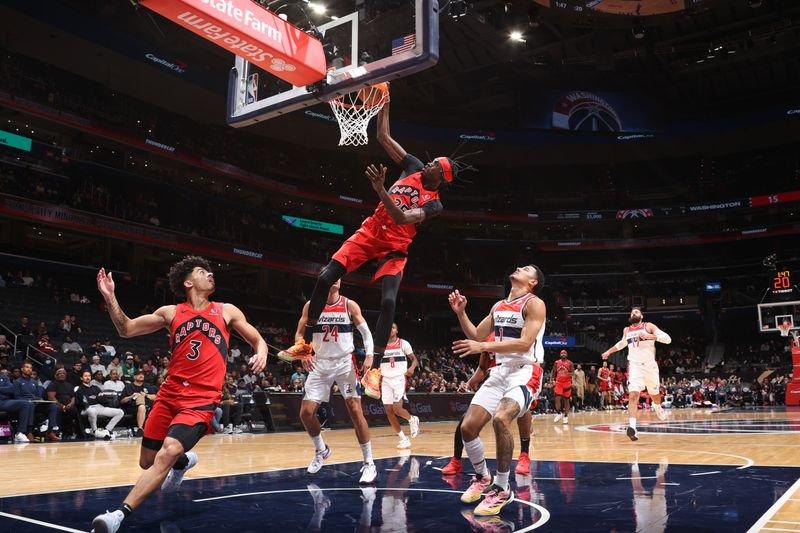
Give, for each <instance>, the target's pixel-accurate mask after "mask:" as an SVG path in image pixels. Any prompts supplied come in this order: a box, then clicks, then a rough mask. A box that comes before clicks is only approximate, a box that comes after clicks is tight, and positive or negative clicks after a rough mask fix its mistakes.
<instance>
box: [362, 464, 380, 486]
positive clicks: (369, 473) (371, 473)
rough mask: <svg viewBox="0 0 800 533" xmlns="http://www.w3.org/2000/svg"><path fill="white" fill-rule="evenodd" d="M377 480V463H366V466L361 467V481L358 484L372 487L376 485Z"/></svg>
mask: <svg viewBox="0 0 800 533" xmlns="http://www.w3.org/2000/svg"><path fill="white" fill-rule="evenodd" d="M377 478H378V470H377V469H376V468H375V463H369V464H367V463H364V466H362V467H361V479H359V480H358V482H359V483H361V484H363V485H370V484H372V483H375V480H376V479H377Z"/></svg>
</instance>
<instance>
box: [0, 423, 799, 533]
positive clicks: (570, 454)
mask: <svg viewBox="0 0 800 533" xmlns="http://www.w3.org/2000/svg"><path fill="white" fill-rule="evenodd" d="M626 420H627V415H626V413H624V412H622V411H615V412H590V413H578V414H574V415H573V416H571V417H570V424H569V426H564V425H562V424H561V423H560V422H559V423H557V424H555V423H553V420H552V417H551V416H538V417H535V418H534V423H533V429H534V436H533V439H532V453H531V457H532V459H533V460H535V461H539V462H546V461H554V462H558V463H559V464H561V463H564V462H566V463H570V462H574V463H606V464H608V465H609V468H611V467H613V468H616V469H619V468H620V466H619V465H621V464H630V463H634V462H636V463H638V464H641V465H647V464H661V465H665V464H668V465H692V466H693V467H696V468H694V469H693V470H692V471H693V473H691V474H687V475H690V476H708V478H706V479H709V478H710V477H712V476H715V475H721V473H722V471H726V472H730V471H731V469H732V468H733V469H738V470H739V471H743V470H746V469H748V468H752V467H797V468H800V453H798V452H800V410H786V409H775V410H736V411H723V412H716V411H711V410H698V409H679V410H675V411H673V412H671V413H670V415H669V418H668V419H667V421H666V422H661V421H659V420H658V419H657V418H656V417H655V415H654V414H652V413H646V414H644V415H643V416H642V417H641V418H640V422H639V430H640V435H639V436H640V440H639V441H638V442H631V441H630V440H629V439H628V438H627V437H626V436H625V435H624V433H622V431H623V429H624V424H625V423H626V422H625V421H626ZM454 429H455V422H440V423H425V421H424V420H423V423H422V432H421V433H420V435H419V437H417V439H415V440H414V441H413V447H412V450H411V453H412V454H413V455H414V456H425V457H430V458H437V457H441V458H445V457H447V456H449V455H450V454H452V446H453V431H454ZM323 436H324V438H325V441H326V442H327V443H328V444H329V445H330V446H331V448H332V450H333V457H332V458H331V459H330V460H329V461H330V463H338V462H343V463H344V462H352V461H359V460H360V459H361V453H360V449H359V446H358V443H357V442H356V441H355V438H354V434H353V432H352V430H350V429H339V430H333V431H327V432H324V433H323ZM481 438H482V440H483V442H484V444H485V447H486V451H487V456H488V457H494V451H495V446H494V436H493V432H492V428H491V426H488V427H487V428H485V430H484V432H483V433H482V435H481ZM372 442H373V454H374V456H375V458H376V459H389V458H395V457H397V456H398V450H397V449H396V448H395V446H396V443H397V437H396V435H393V434H392V433H391V430H390V429H389V428H388V427H377V428H372ZM139 445H140V440H138V439H132V440H119V441H114V442H74V443H71V442H65V443H56V444H28V445H7V446H0V464H2V465H3V466H4V468H3V473H4V475H3V476H2V481H0V498H4V497H8V496H19V495H33V494H45V493H54V492H60V491H70V490H76V489H96V488H100V487H116V486H124V485H130V484H132V483H133V482H134V481H135V480H136V478H137V476H138V475H139V468H138V465H137V458H138V450H139ZM515 448H516V449H515V453H514V455H515V457H516V455H517V454H518V453H519V440H518V438H517V437H516V428H515ZM195 449H196V451H197V452H198V455H199V456H200V462H199V464H198V466H197V467H196V468H194V469H193V470H192V471H191V472H190V473H189V474H188V475H187V477H186V478H187V479H199V478H208V477H216V476H230V475H236V474H246V473H258V472H269V471H273V470H281V469H288V468H298V467H299V468H303V467H305V466H306V465H307V464H308V462H309V461H310V459H311V457H312V453H313V452H312V448H311V444H310V441H309V439H308V437H307V436H306V434H305V433H301V432H292V433H272V434H242V435H221V436H211V437H206V438H204V439H203V440H202V441H201V442H200V444H198V446H197V447H196V448H195ZM444 462H446V461H445V460H441V461H439V462H437V463H436V464H443V463H444ZM330 463H329V464H330ZM615 465H616V466H615ZM598 466H600V465H598ZM434 468H435V466H434ZM465 470H469V463H468V461H466V460H465ZM628 472H630V470H628ZM798 472H800V470H798ZM642 476H644V474H642ZM791 477H792V479H796V478H797V477H800V475H797V476H791ZM655 478H656V476H652V478H650V477H643V479H655ZM552 479H557V478H552ZM616 479H631V478H630V477H627V478H626V477H622V478H619V477H618V478H616ZM695 479H697V478H695ZM733 479H735V478H733ZM798 488H800V480H797V482H795V483H793V484H792V485H791V486H790V487H789V488H788V490H783V489H782V490H781V491H780V494H777V493H776V496H775V498H774V500H775V501H774V505H773V506H772V508H770V509H769V510H768V512H767V513H765V514H764V516H763V517H762V519H761V520H759V521H758V522H756V523H755V524H754V526H755V528H754V529H752V530H753V531H757V530H761V529H763V530H765V531H800V490H798ZM0 501H2V500H0ZM770 501H772V500H770ZM574 504H577V505H580V502H574ZM665 520H666V519H665Z"/></svg>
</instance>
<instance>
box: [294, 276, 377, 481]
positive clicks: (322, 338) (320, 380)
mask: <svg viewBox="0 0 800 533" xmlns="http://www.w3.org/2000/svg"><path fill="white" fill-rule="evenodd" d="M341 285H342V282H341V280H338V279H337V280H336V282H335V283H334V284H333V285H332V286H331V288H330V290H328V299H327V302H326V304H325V307H323V309H322V313H321V314H320V315H319V319H318V320H317V324H316V326H315V327H314V335H313V337H312V341H311V342H312V343H313V345H314V356H313V357H312V358H311V359H302V360H301V361H302V364H303V370H305V371H306V372H308V379H307V380H306V383H305V396H303V403H302V404H301V406H300V420H301V421H302V422H303V426H305V428H306V431H307V432H308V436H309V437H311V441H312V442H313V443H314V449H315V453H314V458H313V459H312V460H311V464H310V465H308V473H309V474H316V473H317V472H319V470H320V469H321V468H322V465H323V464H324V463H325V459H327V458H328V457H330V456H331V449H330V447H329V446H328V445H327V444H325V441H323V440H322V434H321V431H322V428H321V427H320V424H319V419H317V411H318V410H319V406H320V404H321V403H325V402H327V401H328V400H329V399H330V396H331V387H332V386H333V384H334V383H336V385H337V386H338V387H339V391H340V392H341V393H342V397H343V398H344V403H345V405H346V406H347V413H348V414H349V415H350V420H352V422H353V427H354V428H355V430H356V438H358V444H359V445H360V446H361V453H362V454H363V455H364V465H363V466H362V467H361V479H360V480H359V483H367V484H369V483H374V482H375V479H376V478H377V470H376V469H375V463H374V462H373V461H372V444H371V443H370V440H369V439H370V437H369V427H368V426H367V421H366V419H365V418H364V412H363V411H362V410H361V396H360V395H359V394H358V390H357V388H356V386H357V385H358V372H357V371H356V361H355V357H354V355H353V351H354V350H355V345H354V344H353V329H357V330H358V332H359V333H360V334H361V338H362V340H363V341H364V351H365V352H366V353H367V357H366V359H365V360H364V366H365V367H366V368H369V367H370V365H371V364H372V355H373V351H374V350H373V346H372V334H371V333H370V331H369V327H368V326H367V321H366V320H364V317H363V316H362V315H361V308H360V307H359V306H358V304H357V303H356V302H354V301H353V300H350V299H349V298H345V297H344V296H342V295H341V294H339V288H340V287H341ZM308 307H309V302H306V304H305V306H303V314H302V315H301V316H300V321H299V322H298V323H297V332H296V333H295V338H296V339H298V340H301V339H302V338H303V333H304V332H305V331H306V324H307V323H308Z"/></svg>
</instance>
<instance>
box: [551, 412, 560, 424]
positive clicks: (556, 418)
mask: <svg viewBox="0 0 800 533" xmlns="http://www.w3.org/2000/svg"><path fill="white" fill-rule="evenodd" d="M561 416H562V414H561V413H558V414H557V415H556V416H554V417H553V422H558V421H559V420H561Z"/></svg>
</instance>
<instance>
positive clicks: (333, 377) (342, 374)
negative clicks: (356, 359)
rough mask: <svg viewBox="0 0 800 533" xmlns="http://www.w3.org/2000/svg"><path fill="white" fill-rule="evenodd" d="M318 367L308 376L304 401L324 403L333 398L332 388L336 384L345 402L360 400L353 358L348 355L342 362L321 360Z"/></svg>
mask: <svg viewBox="0 0 800 533" xmlns="http://www.w3.org/2000/svg"><path fill="white" fill-rule="evenodd" d="M316 363H317V365H316V366H315V367H314V370H312V371H311V372H310V373H309V374H308V379H306V383H305V395H304V396H303V399H304V400H311V401H312V402H318V403H324V402H327V401H328V400H329V399H330V397H331V387H333V384H334V383H336V384H337V385H338V386H339V391H341V393H342V396H343V397H344V399H345V400H347V399H348V398H360V397H361V396H359V394H358V392H357V391H356V384H357V383H358V374H357V373H356V367H355V364H354V363H353V357H352V356H350V355H348V356H346V357H342V359H341V360H339V359H334V360H332V361H331V360H327V359H324V360H319V361H317V362H316Z"/></svg>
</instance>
